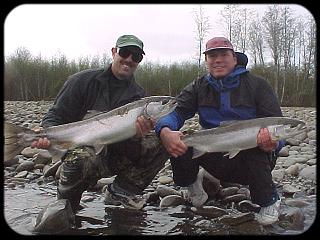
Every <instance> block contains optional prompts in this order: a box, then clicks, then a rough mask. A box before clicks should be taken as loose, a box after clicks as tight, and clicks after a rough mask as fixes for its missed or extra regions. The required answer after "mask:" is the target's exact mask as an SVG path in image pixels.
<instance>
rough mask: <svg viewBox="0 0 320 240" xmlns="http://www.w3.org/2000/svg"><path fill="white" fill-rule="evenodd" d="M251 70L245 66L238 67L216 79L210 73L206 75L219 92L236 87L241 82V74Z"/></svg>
mask: <svg viewBox="0 0 320 240" xmlns="http://www.w3.org/2000/svg"><path fill="white" fill-rule="evenodd" d="M246 72H249V71H248V70H247V69H246V68H244V67H236V68H235V69H234V70H233V71H232V72H231V73H230V74H229V75H227V76H225V77H224V78H222V79H216V78H215V77H214V76H212V75H211V74H210V73H208V74H207V75H206V79H207V81H208V83H209V84H210V85H211V86H212V87H213V88H214V89H215V90H217V91H218V92H224V91H228V90H230V89H233V88H236V87H238V86H239V84H240V75H241V74H244V73H246Z"/></svg>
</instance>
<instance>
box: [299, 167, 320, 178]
mask: <svg viewBox="0 0 320 240" xmlns="http://www.w3.org/2000/svg"><path fill="white" fill-rule="evenodd" d="M299 176H300V177H303V178H306V179H311V180H313V181H315V180H316V165H312V166H308V167H305V168H304V169H302V170H301V172H300V173H299Z"/></svg>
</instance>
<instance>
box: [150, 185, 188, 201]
mask: <svg viewBox="0 0 320 240" xmlns="http://www.w3.org/2000/svg"><path fill="white" fill-rule="evenodd" d="M156 192H157V194H158V195H159V196H160V197H162V198H163V197H165V196H168V195H178V196H181V195H182V194H181V192H179V191H177V190H175V189H173V188H171V187H168V186H165V185H158V187H157V189H156Z"/></svg>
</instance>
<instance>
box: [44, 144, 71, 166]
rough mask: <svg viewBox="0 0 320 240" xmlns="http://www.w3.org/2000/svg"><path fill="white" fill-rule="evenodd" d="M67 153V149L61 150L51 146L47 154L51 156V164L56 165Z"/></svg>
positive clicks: (56, 146)
mask: <svg viewBox="0 0 320 240" xmlns="http://www.w3.org/2000/svg"><path fill="white" fill-rule="evenodd" d="M67 151H68V149H65V148H62V147H60V146H59V145H55V146H51V147H50V148H49V149H48V152H49V153H50V154H51V156H52V162H53V163H56V162H58V161H59V160H61V159H62V157H63V156H64V155H65V154H66V152H67Z"/></svg>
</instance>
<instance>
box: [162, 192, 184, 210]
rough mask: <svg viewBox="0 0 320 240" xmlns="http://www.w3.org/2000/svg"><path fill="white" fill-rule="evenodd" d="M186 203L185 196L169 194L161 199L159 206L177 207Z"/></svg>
mask: <svg viewBox="0 0 320 240" xmlns="http://www.w3.org/2000/svg"><path fill="white" fill-rule="evenodd" d="M184 203H185V199H184V198H183V197H181V196H178V195H168V196H165V197H164V198H162V199H161V201H160V205H159V207H160V208H164V207H176V206H178V205H181V204H184Z"/></svg>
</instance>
